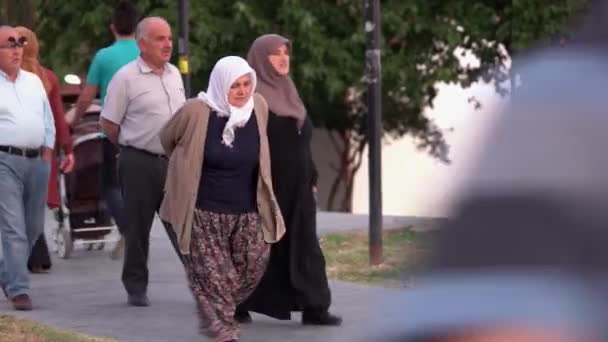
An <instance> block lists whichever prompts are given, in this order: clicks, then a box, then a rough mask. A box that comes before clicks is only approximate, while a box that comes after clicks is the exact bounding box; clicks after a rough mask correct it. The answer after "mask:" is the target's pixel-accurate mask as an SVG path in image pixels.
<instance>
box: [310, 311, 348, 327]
mask: <svg viewBox="0 0 608 342" xmlns="http://www.w3.org/2000/svg"><path fill="white" fill-rule="evenodd" d="M302 324H304V325H328V326H338V325H340V324H342V317H340V316H336V315H332V314H330V313H329V311H322V312H319V311H312V310H311V311H306V310H305V311H304V312H302Z"/></svg>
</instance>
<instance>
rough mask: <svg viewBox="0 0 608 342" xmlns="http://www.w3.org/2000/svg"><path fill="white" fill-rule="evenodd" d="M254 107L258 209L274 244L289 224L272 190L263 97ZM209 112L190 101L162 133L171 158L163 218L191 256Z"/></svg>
mask: <svg viewBox="0 0 608 342" xmlns="http://www.w3.org/2000/svg"><path fill="white" fill-rule="evenodd" d="M254 103H255V107H254V108H255V116H256V119H257V122H258V128H259V133H260V167H259V170H260V171H259V176H258V184H257V208H258V213H259V214H260V219H261V223H262V229H263V231H264V240H265V241H266V242H268V243H273V242H276V241H279V240H280V239H281V237H282V236H283V234H285V223H284V222H283V217H282V215H281V211H280V209H279V206H278V204H277V201H276V198H275V196H274V191H273V189H272V178H271V172H270V151H269V148H268V137H267V136H266V123H267V121H268V105H267V104H266V101H265V100H264V98H263V97H262V96H261V95H259V94H255V95H254ZM209 112H210V109H209V106H208V105H207V104H206V103H204V102H203V101H201V100H199V99H197V98H194V99H190V100H188V101H187V102H186V103H185V104H184V106H183V107H182V108H181V109H180V110H178V111H177V113H176V114H175V115H174V116H173V118H172V119H171V120H170V121H169V122H168V123H167V124H166V125H165V127H164V128H163V129H162V130H161V132H160V140H161V143H162V145H163V148H164V149H165V151H166V153H167V156H169V168H168V170H167V180H166V182H165V196H164V199H163V202H162V204H161V208H160V218H161V219H162V220H164V221H166V222H169V223H170V224H171V225H172V226H173V230H175V233H176V234H177V241H178V244H179V248H180V250H181V252H182V253H183V254H190V236H191V232H192V220H193V216H194V209H195V205H196V199H197V195H198V187H199V181H200V177H201V172H202V168H203V160H204V151H205V137H206V135H207V124H208V122H209Z"/></svg>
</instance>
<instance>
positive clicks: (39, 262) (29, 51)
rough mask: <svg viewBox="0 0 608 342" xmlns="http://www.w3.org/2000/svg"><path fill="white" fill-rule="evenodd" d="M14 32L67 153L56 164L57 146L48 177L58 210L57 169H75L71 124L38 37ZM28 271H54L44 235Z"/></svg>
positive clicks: (50, 198) (59, 142)
mask: <svg viewBox="0 0 608 342" xmlns="http://www.w3.org/2000/svg"><path fill="white" fill-rule="evenodd" d="M15 30H16V31H17V33H18V34H19V39H18V40H17V41H16V42H15V43H14V44H15V46H17V45H20V46H22V47H23V61H22V62H21V68H22V69H23V70H26V71H29V72H33V73H34V74H36V75H37V76H38V77H39V78H40V80H41V81H42V84H43V85H44V89H45V90H46V93H47V96H48V99H49V104H50V105H51V110H52V111H53V118H54V120H55V132H56V133H55V134H56V141H57V143H56V145H57V147H61V149H62V150H63V153H64V157H63V159H62V161H61V164H60V165H57V147H56V148H55V149H54V152H53V153H54V156H53V159H52V162H51V173H50V175H49V184H48V196H47V205H48V207H49V208H51V209H52V208H57V207H59V205H60V198H59V186H58V170H59V169H61V171H62V172H65V173H69V172H71V171H72V168H73V167H74V154H73V147H72V140H71V137H70V132H69V129H68V125H67V123H66V121H65V113H64V111H63V104H62V101H61V95H60V89H59V88H60V86H59V80H58V79H57V76H56V75H55V73H53V72H52V71H51V70H49V69H47V68H45V67H43V66H42V65H40V62H39V50H40V44H39V43H38V38H37V37H36V34H35V33H34V32H32V31H31V30H30V29H28V28H26V27H23V26H17V27H15ZM28 268H29V270H30V272H32V273H45V272H48V270H49V269H50V268H51V258H50V256H49V249H48V246H47V245H46V239H45V236H44V234H42V235H41V236H40V238H39V239H38V241H36V244H35V245H34V247H33V249H32V252H31V254H30V259H29V261H28Z"/></svg>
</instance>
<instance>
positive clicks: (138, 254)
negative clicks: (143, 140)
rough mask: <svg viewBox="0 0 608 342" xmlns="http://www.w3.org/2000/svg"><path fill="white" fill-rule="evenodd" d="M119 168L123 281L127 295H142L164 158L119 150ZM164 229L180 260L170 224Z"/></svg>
mask: <svg viewBox="0 0 608 342" xmlns="http://www.w3.org/2000/svg"><path fill="white" fill-rule="evenodd" d="M118 168H119V178H120V184H121V188H122V193H123V199H124V203H125V215H126V223H127V229H126V230H125V235H124V236H125V246H126V248H125V256H124V264H123V270H122V282H123V285H124V287H125V289H126V290H127V293H128V294H131V295H139V294H145V293H146V291H147V288H148V253H149V250H150V230H151V229H152V223H153V222H154V214H155V213H158V210H159V209H160V204H161V202H162V200H163V189H164V186H165V178H166V177H167V159H165V158H161V157H159V156H157V155H153V154H151V153H148V152H145V151H142V150H137V149H134V148H130V147H122V148H121V149H120V155H119V157H118ZM164 226H165V230H166V231H167V234H168V235H169V239H170V240H171V244H172V245H173V248H174V249H175V251H176V253H177V255H178V257H179V258H180V261H181V260H182V256H181V253H180V252H179V247H178V244H177V237H176V235H175V232H174V231H173V229H172V228H171V226H170V225H168V224H164ZM182 262H183V261H182Z"/></svg>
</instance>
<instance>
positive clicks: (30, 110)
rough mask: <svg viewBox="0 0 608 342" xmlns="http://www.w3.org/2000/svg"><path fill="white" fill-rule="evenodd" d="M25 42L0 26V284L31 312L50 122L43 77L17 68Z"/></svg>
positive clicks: (50, 148) (51, 135)
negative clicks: (32, 263)
mask: <svg viewBox="0 0 608 342" xmlns="http://www.w3.org/2000/svg"><path fill="white" fill-rule="evenodd" d="M25 44H27V42H26V41H25V40H23V39H22V38H21V39H20V38H19V35H18V34H17V32H16V31H15V30H14V29H13V28H12V27H10V26H0V94H2V96H1V97H0V194H1V196H0V235H1V240H2V258H1V259H0V286H1V287H2V290H3V292H4V294H5V296H6V297H7V298H9V299H10V301H11V302H12V304H13V307H14V308H15V309H16V310H31V309H32V301H31V299H30V296H29V277H28V270H27V260H28V258H29V255H30V251H31V249H32V246H33V245H34V243H35V242H36V240H37V239H38V237H39V236H40V234H41V233H42V231H43V229H44V213H45V206H46V197H47V182H48V178H49V170H50V161H51V158H52V155H53V147H54V145H55V125H54V121H53V114H52V112H51V109H50V105H49V103H48V99H47V95H46V91H45V90H44V86H43V85H42V81H41V80H40V79H39V78H38V76H36V75H35V74H33V73H30V72H27V71H24V70H21V69H20V66H21V60H22V57H23V46H24V45H25Z"/></svg>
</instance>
